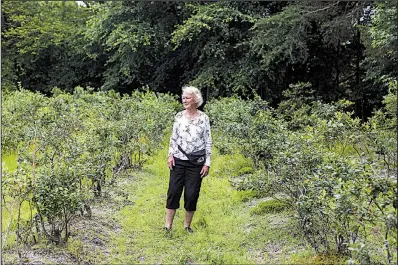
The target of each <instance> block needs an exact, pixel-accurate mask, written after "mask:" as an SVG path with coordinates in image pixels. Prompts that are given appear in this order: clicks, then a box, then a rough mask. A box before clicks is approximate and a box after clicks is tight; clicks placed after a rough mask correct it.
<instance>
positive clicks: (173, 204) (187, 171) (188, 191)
mask: <svg viewBox="0 0 398 265" xmlns="http://www.w3.org/2000/svg"><path fill="white" fill-rule="evenodd" d="M174 162H175V166H174V168H173V170H170V181H169V189H168V191H167V203H166V208H167V209H178V208H180V198H181V194H182V190H183V189H184V208H185V210H187V211H196V204H197V203H198V199H199V192H200V186H201V185H202V178H201V177H200V171H201V170H202V167H203V166H196V165H194V164H192V163H191V162H189V160H181V159H178V158H175V157H174Z"/></svg>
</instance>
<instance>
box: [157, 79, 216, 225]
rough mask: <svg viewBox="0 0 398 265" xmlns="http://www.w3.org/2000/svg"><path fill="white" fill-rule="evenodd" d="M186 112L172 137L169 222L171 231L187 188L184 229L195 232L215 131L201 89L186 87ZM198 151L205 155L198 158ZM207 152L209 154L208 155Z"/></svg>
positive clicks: (184, 111) (184, 95)
mask: <svg viewBox="0 0 398 265" xmlns="http://www.w3.org/2000/svg"><path fill="white" fill-rule="evenodd" d="M182 92H183V93H182V103H183V105H184V109H185V110H183V111H181V112H179V113H177V114H176V116H175V120H174V125H173V132H172V135H171V137H170V145H169V158H168V162H167V163H168V166H169V168H170V181H169V189H168V191H167V203H166V225H165V227H164V229H165V230H167V231H169V230H170V229H171V227H172V225H173V219H174V215H175V213H176V210H177V209H178V208H179V207H180V198H181V194H182V191H183V189H184V208H185V210H186V213H185V222H184V229H185V230H186V231H188V232H189V233H192V232H193V231H192V229H191V222H192V217H193V215H194V213H195V211H196V205H197V202H198V198H199V192H200V186H201V184H202V179H203V178H204V177H205V176H207V174H208V173H209V168H210V156H211V134H210V122H209V117H208V116H207V115H206V114H205V113H203V112H202V111H200V110H198V109H197V108H198V107H199V106H200V105H202V103H203V98H202V94H201V93H200V91H199V89H197V88H196V87H192V86H187V87H183V89H182ZM194 154H202V155H203V156H201V157H199V159H197V160H195V156H194ZM204 154H205V157H204Z"/></svg>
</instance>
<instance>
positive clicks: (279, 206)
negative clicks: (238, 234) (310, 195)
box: [250, 200, 288, 215]
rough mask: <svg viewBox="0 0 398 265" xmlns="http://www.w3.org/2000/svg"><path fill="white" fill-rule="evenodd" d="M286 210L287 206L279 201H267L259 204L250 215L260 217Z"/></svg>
mask: <svg viewBox="0 0 398 265" xmlns="http://www.w3.org/2000/svg"><path fill="white" fill-rule="evenodd" d="M287 208H288V204H287V203H285V202H283V201H280V200H267V201H264V202H260V203H259V204H258V205H257V206H256V207H254V208H253V209H252V210H251V211H250V214H251V215H262V214H266V213H279V212H282V211H283V210H285V209H287Z"/></svg>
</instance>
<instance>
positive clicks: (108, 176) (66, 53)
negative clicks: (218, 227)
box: [1, 0, 398, 264]
mask: <svg viewBox="0 0 398 265" xmlns="http://www.w3.org/2000/svg"><path fill="white" fill-rule="evenodd" d="M83 3H84V5H82V4H78V3H77V2H74V1H72V2H68V1H61V2H55V1H54V2H53V1H39V2H31V1H27V2H19V1H7V0H5V1H2V5H1V8H2V29H1V30H2V53H3V55H4V56H3V58H2V71H1V72H2V104H1V105H2V139H1V141H2V142H1V144H2V154H4V155H11V156H12V155H15V156H16V161H17V163H16V166H15V168H7V167H6V165H5V164H4V163H3V167H2V191H3V193H2V195H3V197H2V206H3V207H4V209H5V210H4V211H5V212H8V213H9V219H8V220H9V223H8V224H5V226H4V227H6V228H5V231H2V232H4V233H3V236H4V238H5V240H4V241H3V242H6V243H7V242H8V241H7V237H8V236H9V235H10V233H11V231H12V232H14V231H15V234H16V247H17V249H18V247H19V246H22V244H25V245H26V244H32V243H37V242H39V241H41V240H42V239H43V238H45V239H46V240H48V241H51V242H55V243H57V244H61V243H65V242H67V241H68V238H69V236H70V228H71V226H72V225H73V221H74V220H75V218H76V216H77V214H78V213H79V212H80V213H81V214H82V215H83V213H84V211H85V212H86V214H87V216H90V215H91V210H90V204H91V202H92V200H93V198H94V197H98V198H101V196H102V195H103V193H102V189H103V187H104V185H112V184H113V183H115V181H117V177H118V176H119V174H120V173H121V172H123V171H124V170H125V169H133V170H139V169H140V168H142V166H143V164H144V163H145V161H147V159H148V158H149V157H150V156H151V155H152V154H154V153H155V152H156V151H158V149H159V148H160V147H161V143H162V142H163V140H164V137H165V135H166V134H168V133H169V132H170V126H171V122H172V117H173V114H174V113H175V112H176V111H177V110H179V109H180V108H181V105H180V104H179V102H178V101H177V98H176V97H175V96H172V95H171V94H169V93H163V92H172V93H179V92H180V87H181V86H182V85H184V84H192V85H195V86H197V87H199V88H200V89H201V90H202V92H203V94H204V96H205V100H206V105H205V111H206V113H207V114H208V115H209V117H210V120H211V123H212V124H211V125H212V130H213V131H212V132H213V138H214V139H213V142H214V146H215V148H216V149H217V150H218V151H220V153H221V155H230V154H240V155H243V156H245V157H247V158H248V159H250V160H251V161H252V162H253V167H244V168H241V169H239V170H237V171H236V172H233V175H232V176H231V184H232V185H233V186H234V187H235V188H237V189H242V190H252V191H253V192H254V194H256V196H274V197H275V200H276V201H272V202H267V203H264V204H262V206H259V207H258V208H256V209H257V210H256V211H253V214H257V213H260V212H265V211H270V212H272V211H279V210H283V209H286V208H289V209H291V210H293V211H294V213H295V218H296V221H297V224H298V226H299V227H300V229H301V232H302V235H303V236H304V237H305V238H306V240H307V242H308V244H309V245H311V247H312V248H313V249H314V251H316V252H317V253H337V254H338V255H340V254H341V255H343V256H344V257H347V260H348V261H349V262H350V263H354V264H380V263H382V264H393V263H394V262H396V259H397V253H396V249H397V239H396V237H395V235H396V233H397V227H398V222H397V217H396V211H397V207H398V201H397V199H396V194H397V186H396V185H397V149H396V148H397V108H398V106H397V76H396V69H397V61H398V58H397V54H398V53H397V51H396V47H397V46H398V45H397V41H398V39H397V35H396V32H397V27H398V26H397V23H396V18H397V4H396V2H394V1H383V2H374V3H373V2H368V3H365V2H362V3H361V2H358V1H356V2H341V1H340V2H327V1H323V2H305V1H304V2H302V1H293V2H287V1H286V2H267V1H265V2H262V1H260V2H244V1H243V2H228V1H225V2H224V1H219V2H217V1H216V2H157V1H152V2H149V1H148V2H146V1H83ZM22 211H25V216H26V213H28V214H27V215H29V217H28V218H22V215H24V213H22ZM259 218H261V217H259ZM3 246H6V244H5V245H4V244H3Z"/></svg>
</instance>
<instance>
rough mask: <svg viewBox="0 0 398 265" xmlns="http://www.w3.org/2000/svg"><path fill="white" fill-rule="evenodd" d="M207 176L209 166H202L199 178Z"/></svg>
mask: <svg viewBox="0 0 398 265" xmlns="http://www.w3.org/2000/svg"><path fill="white" fill-rule="evenodd" d="M208 174H209V166H203V167H202V170H201V171H200V177H201V178H204V177H206V176H207V175H208Z"/></svg>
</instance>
